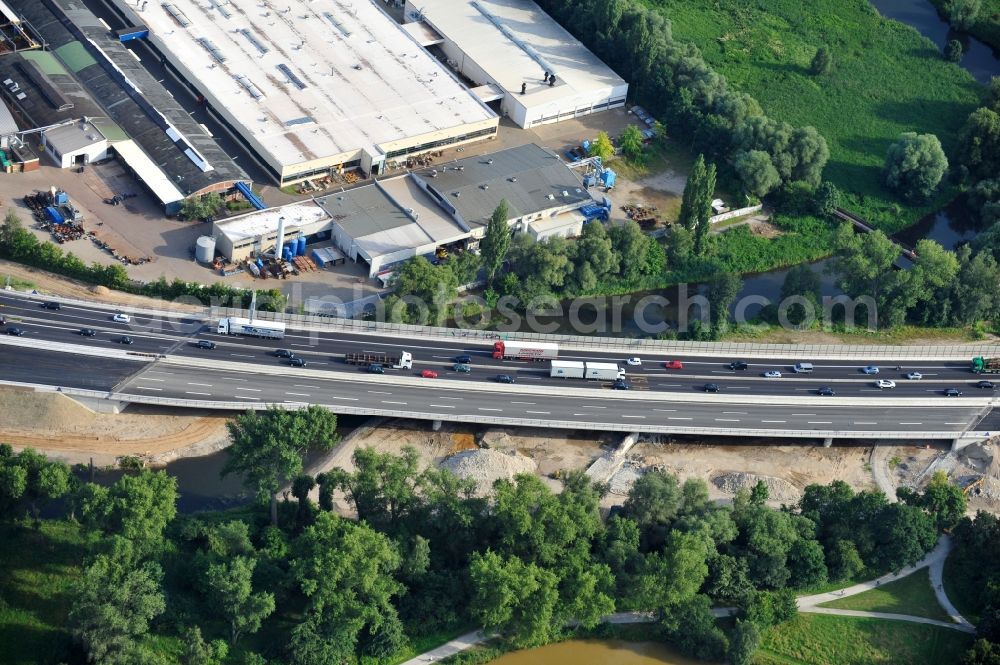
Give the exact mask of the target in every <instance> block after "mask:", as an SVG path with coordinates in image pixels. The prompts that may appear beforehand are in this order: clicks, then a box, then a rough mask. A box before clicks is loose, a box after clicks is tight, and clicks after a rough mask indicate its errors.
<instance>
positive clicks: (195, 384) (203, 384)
mask: <svg viewBox="0 0 1000 665" xmlns="http://www.w3.org/2000/svg"><path fill="white" fill-rule="evenodd" d="M188 385H189V386H202V387H204V388H211V387H212V384H211V383H191V382H190V381H188Z"/></svg>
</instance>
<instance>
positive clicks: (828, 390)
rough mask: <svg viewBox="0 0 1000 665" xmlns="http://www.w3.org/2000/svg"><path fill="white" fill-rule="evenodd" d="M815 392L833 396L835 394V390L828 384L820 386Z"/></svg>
mask: <svg viewBox="0 0 1000 665" xmlns="http://www.w3.org/2000/svg"><path fill="white" fill-rule="evenodd" d="M816 394H817V395H822V396H824V397H834V396H836V394H837V391H836V390H834V389H833V388H831V387H830V386H823V387H822V388H820V389H819V390H817V391H816Z"/></svg>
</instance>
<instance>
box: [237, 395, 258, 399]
mask: <svg viewBox="0 0 1000 665" xmlns="http://www.w3.org/2000/svg"><path fill="white" fill-rule="evenodd" d="M234 397H235V398H236V399H255V400H259V399H260V398H259V397H244V396H243V395H234Z"/></svg>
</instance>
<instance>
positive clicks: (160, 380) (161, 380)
mask: <svg viewBox="0 0 1000 665" xmlns="http://www.w3.org/2000/svg"><path fill="white" fill-rule="evenodd" d="M140 381H159V382H160V383H163V382H164V381H166V379H150V378H149V377H145V376H144V377H142V379H140Z"/></svg>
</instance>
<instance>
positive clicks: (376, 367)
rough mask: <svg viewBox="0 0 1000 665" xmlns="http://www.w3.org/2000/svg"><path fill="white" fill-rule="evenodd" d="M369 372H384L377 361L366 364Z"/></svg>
mask: <svg viewBox="0 0 1000 665" xmlns="http://www.w3.org/2000/svg"><path fill="white" fill-rule="evenodd" d="M368 373H369V374H385V368H384V367H382V366H381V365H379V364H378V363H372V364H371V365H369V366H368Z"/></svg>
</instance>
